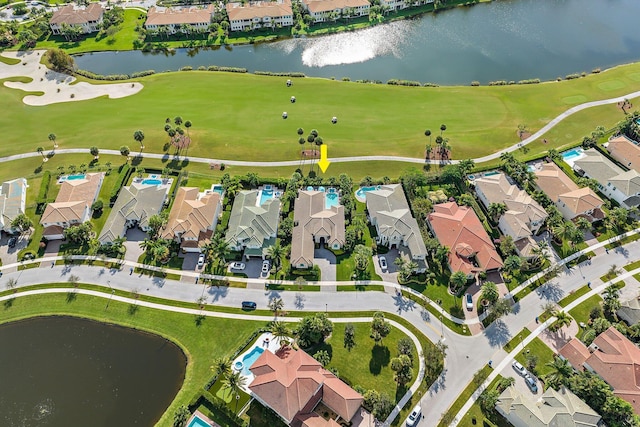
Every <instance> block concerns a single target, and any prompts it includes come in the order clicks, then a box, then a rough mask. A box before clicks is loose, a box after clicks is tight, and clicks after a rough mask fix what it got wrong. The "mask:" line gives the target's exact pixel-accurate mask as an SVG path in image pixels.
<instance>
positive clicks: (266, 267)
mask: <svg viewBox="0 0 640 427" xmlns="http://www.w3.org/2000/svg"><path fill="white" fill-rule="evenodd" d="M269 270H271V264H270V263H269V261H267V260H264V261H262V273H261V276H262V277H269Z"/></svg>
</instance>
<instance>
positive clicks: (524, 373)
mask: <svg viewBox="0 0 640 427" xmlns="http://www.w3.org/2000/svg"><path fill="white" fill-rule="evenodd" d="M511 366H512V367H513V370H514V371H516V372H517V373H518V375H520V376H522V377H526V376H527V375H529V372H528V371H527V369H526V368H525V367H524V366H522V365H521V364H520V362H518V361H517V360H514V361H513V363H512V364H511Z"/></svg>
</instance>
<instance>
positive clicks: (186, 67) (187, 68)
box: [180, 65, 193, 71]
mask: <svg viewBox="0 0 640 427" xmlns="http://www.w3.org/2000/svg"><path fill="white" fill-rule="evenodd" d="M191 70H193V67H192V66H191V65H187V66H184V67H181V68H180V71H191Z"/></svg>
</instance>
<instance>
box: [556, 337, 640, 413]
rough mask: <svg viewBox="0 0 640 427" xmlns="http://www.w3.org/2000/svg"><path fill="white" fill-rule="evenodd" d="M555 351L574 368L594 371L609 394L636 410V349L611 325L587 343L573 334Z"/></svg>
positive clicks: (639, 360) (639, 389) (639, 379)
mask: <svg viewBox="0 0 640 427" xmlns="http://www.w3.org/2000/svg"><path fill="white" fill-rule="evenodd" d="M559 354H560V356H561V357H563V358H564V359H566V360H567V361H568V362H569V363H570V364H571V366H573V368H574V369H576V370H579V371H581V370H585V369H586V370H589V371H591V372H594V373H595V374H597V375H598V376H599V377H600V378H602V379H603V380H604V381H605V382H606V383H607V384H609V385H610V386H611V388H612V389H613V394H615V395H616V396H618V397H619V398H621V399H623V400H626V401H627V402H629V403H630V404H631V406H633V411H634V412H635V413H636V414H637V413H640V375H639V373H640V349H639V348H638V347H636V345H635V344H634V343H632V342H631V341H629V339H627V337H625V336H624V335H622V334H621V333H620V332H618V330H617V329H616V328H615V327H613V326H612V327H610V328H609V329H607V330H606V331H604V332H603V333H601V334H600V335H598V336H597V337H596V339H595V340H593V343H591V345H590V346H589V347H586V346H585V345H584V344H583V343H582V341H580V340H578V339H577V338H574V339H572V340H571V341H569V342H568V343H567V344H566V345H565V346H564V347H562V348H561V349H560V351H559Z"/></svg>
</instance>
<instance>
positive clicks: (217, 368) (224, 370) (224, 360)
mask: <svg viewBox="0 0 640 427" xmlns="http://www.w3.org/2000/svg"><path fill="white" fill-rule="evenodd" d="M211 370H212V371H213V375H215V376H220V375H224V376H225V377H226V376H228V375H229V374H230V373H231V361H230V360H229V358H228V357H218V358H217V359H214V360H213V365H211Z"/></svg>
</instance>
